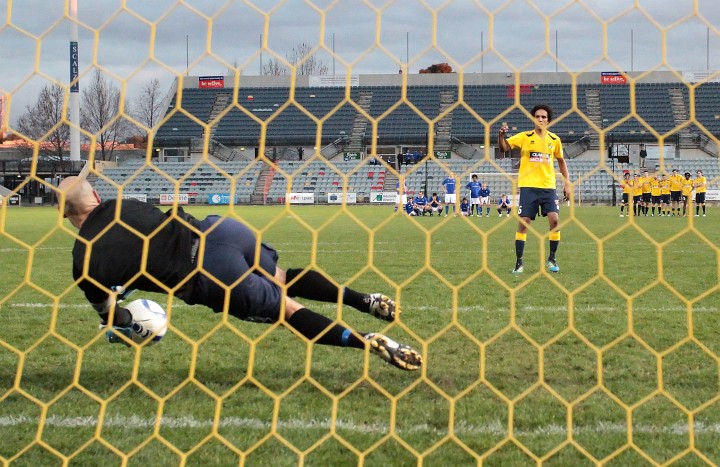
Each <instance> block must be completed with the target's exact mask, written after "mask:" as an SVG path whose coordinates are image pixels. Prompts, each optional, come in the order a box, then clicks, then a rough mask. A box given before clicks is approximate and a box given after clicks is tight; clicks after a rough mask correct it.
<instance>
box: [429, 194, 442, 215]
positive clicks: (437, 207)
mask: <svg viewBox="0 0 720 467" xmlns="http://www.w3.org/2000/svg"><path fill="white" fill-rule="evenodd" d="M428 211H430V217H432V216H433V214H435V213H438V217H440V213H441V212H442V202H441V201H440V197H439V196H438V194H437V193H433V194H432V196H430V199H429V200H428Z"/></svg>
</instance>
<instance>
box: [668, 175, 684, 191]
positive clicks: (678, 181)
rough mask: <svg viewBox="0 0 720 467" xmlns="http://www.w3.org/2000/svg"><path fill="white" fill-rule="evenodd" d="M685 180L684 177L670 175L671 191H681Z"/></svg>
mask: <svg viewBox="0 0 720 467" xmlns="http://www.w3.org/2000/svg"><path fill="white" fill-rule="evenodd" d="M683 180H685V179H684V178H683V176H682V175H680V174H677V175H670V191H680V190H681V189H682V186H683Z"/></svg>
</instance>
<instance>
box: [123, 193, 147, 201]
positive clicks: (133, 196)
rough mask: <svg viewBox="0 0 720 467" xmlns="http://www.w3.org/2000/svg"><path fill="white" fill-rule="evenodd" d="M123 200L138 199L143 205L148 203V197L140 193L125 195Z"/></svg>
mask: <svg viewBox="0 0 720 467" xmlns="http://www.w3.org/2000/svg"><path fill="white" fill-rule="evenodd" d="M122 197H123V199H136V200H138V201H142V202H143V203H147V195H146V194H144V193H138V194H134V193H133V194H123V195H122Z"/></svg>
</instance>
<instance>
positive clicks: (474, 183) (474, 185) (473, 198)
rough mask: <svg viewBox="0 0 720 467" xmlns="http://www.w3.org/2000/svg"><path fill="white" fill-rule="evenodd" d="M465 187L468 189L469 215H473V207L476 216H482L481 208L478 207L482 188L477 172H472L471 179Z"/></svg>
mask: <svg viewBox="0 0 720 467" xmlns="http://www.w3.org/2000/svg"><path fill="white" fill-rule="evenodd" d="M465 188H467V189H468V190H470V214H469V215H470V216H472V215H473V209H475V212H476V213H477V215H478V216H482V208H481V207H480V190H481V189H482V183H480V181H479V180H478V176H477V174H472V180H471V181H470V182H468V184H467V185H465Z"/></svg>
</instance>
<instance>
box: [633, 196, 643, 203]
mask: <svg viewBox="0 0 720 467" xmlns="http://www.w3.org/2000/svg"><path fill="white" fill-rule="evenodd" d="M640 203H642V195H637V196H633V204H640Z"/></svg>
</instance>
